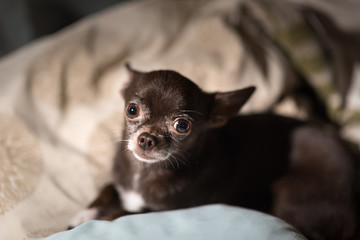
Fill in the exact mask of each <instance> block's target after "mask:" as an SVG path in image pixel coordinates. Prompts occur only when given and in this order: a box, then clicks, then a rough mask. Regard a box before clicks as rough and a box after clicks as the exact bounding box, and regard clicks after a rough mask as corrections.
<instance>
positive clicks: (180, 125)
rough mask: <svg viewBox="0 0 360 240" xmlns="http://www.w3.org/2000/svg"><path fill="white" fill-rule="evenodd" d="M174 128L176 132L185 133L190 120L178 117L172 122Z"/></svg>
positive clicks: (188, 127) (188, 128)
mask: <svg viewBox="0 0 360 240" xmlns="http://www.w3.org/2000/svg"><path fill="white" fill-rule="evenodd" d="M174 128H175V130H176V131H177V132H178V133H187V132H188V131H189V130H190V122H189V121H188V120H185V119H178V120H176V121H175V122H174Z"/></svg>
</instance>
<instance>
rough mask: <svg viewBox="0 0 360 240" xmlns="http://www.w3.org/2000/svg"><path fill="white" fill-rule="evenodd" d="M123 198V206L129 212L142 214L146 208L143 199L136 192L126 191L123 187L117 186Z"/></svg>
mask: <svg viewBox="0 0 360 240" xmlns="http://www.w3.org/2000/svg"><path fill="white" fill-rule="evenodd" d="M116 189H117V191H118V192H119V195H120V197H121V201H122V206H123V208H124V209H125V210H126V211H128V212H135V213H136V212H140V211H141V210H142V209H143V208H144V207H145V201H144V199H143V197H142V196H141V195H140V194H139V193H138V192H136V191H133V190H125V189H124V188H122V187H121V186H116Z"/></svg>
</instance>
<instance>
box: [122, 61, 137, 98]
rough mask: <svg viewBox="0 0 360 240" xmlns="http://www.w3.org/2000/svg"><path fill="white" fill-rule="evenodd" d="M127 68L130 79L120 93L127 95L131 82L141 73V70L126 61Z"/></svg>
mask: <svg viewBox="0 0 360 240" xmlns="http://www.w3.org/2000/svg"><path fill="white" fill-rule="evenodd" d="M125 68H126V71H127V75H128V80H127V82H126V83H125V84H124V87H123V88H122V89H121V90H120V93H121V95H122V96H125V93H126V90H127V89H128V87H129V85H130V83H131V82H132V81H133V80H134V78H136V76H137V75H138V74H140V73H141V72H139V71H136V70H134V69H133V68H132V67H131V65H130V63H129V62H126V63H125Z"/></svg>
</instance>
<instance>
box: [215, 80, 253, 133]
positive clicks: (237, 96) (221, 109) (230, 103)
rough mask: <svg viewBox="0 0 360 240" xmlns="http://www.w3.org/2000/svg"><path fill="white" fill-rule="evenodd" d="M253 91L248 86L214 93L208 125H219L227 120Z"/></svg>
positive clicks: (237, 110)
mask: <svg viewBox="0 0 360 240" xmlns="http://www.w3.org/2000/svg"><path fill="white" fill-rule="evenodd" d="M254 91H255V87H248V88H244V89H240V90H237V91H232V92H218V93H215V94H214V104H213V107H212V111H211V115H210V127H221V126H223V125H224V124H225V123H226V122H227V120H228V119H229V118H231V117H233V116H235V115H236V114H237V113H238V112H239V110H240V109H241V107H242V106H243V105H244V104H245V103H246V102H247V100H248V99H249V98H250V96H251V95H252V94H253V92H254Z"/></svg>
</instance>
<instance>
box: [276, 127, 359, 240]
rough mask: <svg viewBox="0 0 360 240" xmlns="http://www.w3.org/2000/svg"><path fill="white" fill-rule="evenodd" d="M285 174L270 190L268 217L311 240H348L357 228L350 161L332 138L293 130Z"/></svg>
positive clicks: (310, 130) (317, 133)
mask: <svg viewBox="0 0 360 240" xmlns="http://www.w3.org/2000/svg"><path fill="white" fill-rule="evenodd" d="M290 164H291V165H290V172H289V174H287V175H286V176H284V177H283V178H282V179H280V180H279V181H278V182H276V184H275V185H274V197H275V198H274V205H273V209H272V210H273V214H274V215H276V216H278V217H280V218H282V219H284V220H286V221H287V222H289V223H290V224H292V225H294V226H297V228H298V229H299V230H300V231H301V232H302V233H303V234H305V235H306V236H307V237H309V238H310V239H313V240H323V239H327V240H332V239H334V240H335V239H338V240H339V239H351V237H354V234H355V229H356V227H357V223H356V222H357V219H356V208H355V202H354V201H355V200H354V185H353V182H354V170H353V166H352V159H351V157H350V156H349V155H348V154H347V153H346V151H345V150H344V149H343V147H342V146H341V145H340V143H339V142H338V141H337V140H335V139H334V138H333V137H330V136H328V135H326V134H324V133H322V132H320V131H317V130H316V129H312V128H301V129H299V130H297V131H295V134H294V136H293V146H292V154H291V163H290Z"/></svg>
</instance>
